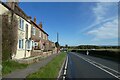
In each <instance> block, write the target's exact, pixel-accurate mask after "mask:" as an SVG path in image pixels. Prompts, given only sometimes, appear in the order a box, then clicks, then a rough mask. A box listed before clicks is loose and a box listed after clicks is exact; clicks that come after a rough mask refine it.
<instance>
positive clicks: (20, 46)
mask: <svg viewBox="0 0 120 80" xmlns="http://www.w3.org/2000/svg"><path fill="white" fill-rule="evenodd" d="M18 48H19V49H24V39H19V40H18Z"/></svg>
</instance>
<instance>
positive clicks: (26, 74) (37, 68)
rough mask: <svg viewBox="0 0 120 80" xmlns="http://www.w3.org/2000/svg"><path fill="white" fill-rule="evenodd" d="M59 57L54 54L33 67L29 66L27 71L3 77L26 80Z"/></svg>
mask: <svg viewBox="0 0 120 80" xmlns="http://www.w3.org/2000/svg"><path fill="white" fill-rule="evenodd" d="M57 55H59V53H58V54H52V55H50V56H49V57H46V58H45V59H43V60H41V61H39V62H37V63H33V64H31V65H29V66H28V67H27V68H25V69H18V70H16V71H13V72H12V73H10V74H8V75H6V76H3V79H5V80H6V79H8V78H9V79H10V78H26V77H27V76H28V75H29V74H31V73H34V72H36V71H38V70H39V69H40V68H41V67H43V66H45V65H46V64H47V63H49V62H50V61H51V60H52V59H53V58H54V57H55V56H57Z"/></svg>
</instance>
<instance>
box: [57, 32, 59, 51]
mask: <svg viewBox="0 0 120 80" xmlns="http://www.w3.org/2000/svg"><path fill="white" fill-rule="evenodd" d="M58 41H59V34H58V32H57V53H58Z"/></svg>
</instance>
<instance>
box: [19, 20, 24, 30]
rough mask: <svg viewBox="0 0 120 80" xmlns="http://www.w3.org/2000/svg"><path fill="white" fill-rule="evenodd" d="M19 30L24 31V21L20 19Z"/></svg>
mask: <svg viewBox="0 0 120 80" xmlns="http://www.w3.org/2000/svg"><path fill="white" fill-rule="evenodd" d="M19 24H20V25H19V28H20V29H21V30H23V31H24V20H23V19H22V18H20V19H19Z"/></svg>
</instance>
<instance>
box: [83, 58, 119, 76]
mask: <svg viewBox="0 0 120 80" xmlns="http://www.w3.org/2000/svg"><path fill="white" fill-rule="evenodd" d="M84 59H86V60H88V61H91V62H92V63H96V64H98V65H100V66H102V67H104V68H107V69H109V70H111V71H113V72H116V73H118V74H120V72H118V71H116V70H114V69H111V68H109V67H107V66H104V65H102V64H100V63H97V62H95V61H93V60H90V59H87V58H84Z"/></svg>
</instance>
